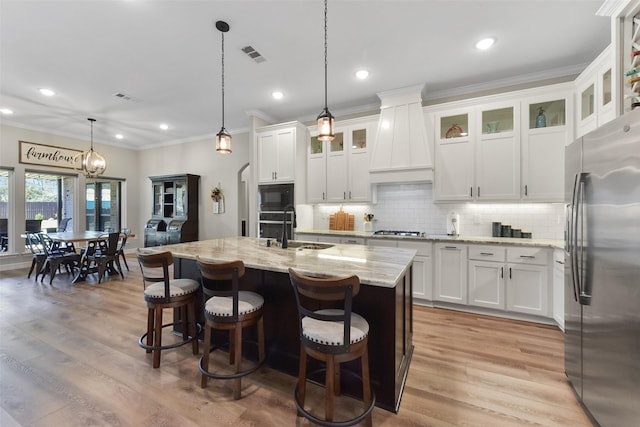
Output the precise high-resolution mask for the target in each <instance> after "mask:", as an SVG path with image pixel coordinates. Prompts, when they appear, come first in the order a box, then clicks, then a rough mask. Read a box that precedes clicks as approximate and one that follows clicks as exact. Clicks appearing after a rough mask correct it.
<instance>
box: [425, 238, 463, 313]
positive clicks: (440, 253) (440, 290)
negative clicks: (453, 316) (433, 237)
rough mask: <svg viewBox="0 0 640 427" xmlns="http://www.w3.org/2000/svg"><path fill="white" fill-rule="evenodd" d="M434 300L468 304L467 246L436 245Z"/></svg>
mask: <svg viewBox="0 0 640 427" xmlns="http://www.w3.org/2000/svg"><path fill="white" fill-rule="evenodd" d="M434 251H435V257H436V260H435V295H434V298H433V299H434V300H436V301H444V302H451V303H454V304H465V305H466V304H467V245H459V244H450V243H436V244H435V245H434Z"/></svg>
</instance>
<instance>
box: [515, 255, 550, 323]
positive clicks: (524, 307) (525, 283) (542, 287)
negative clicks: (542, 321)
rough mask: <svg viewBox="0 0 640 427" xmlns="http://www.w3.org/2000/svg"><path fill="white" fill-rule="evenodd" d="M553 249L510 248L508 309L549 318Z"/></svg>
mask: <svg viewBox="0 0 640 427" xmlns="http://www.w3.org/2000/svg"><path fill="white" fill-rule="evenodd" d="M549 258H550V250H549V249H545V248H530V247H513V248H508V249H507V269H508V278H507V291H506V292H507V310H509V311H515V312H518V313H526V314H534V315H537V316H545V317H546V316H549V306H550V304H549V271H550V263H549Z"/></svg>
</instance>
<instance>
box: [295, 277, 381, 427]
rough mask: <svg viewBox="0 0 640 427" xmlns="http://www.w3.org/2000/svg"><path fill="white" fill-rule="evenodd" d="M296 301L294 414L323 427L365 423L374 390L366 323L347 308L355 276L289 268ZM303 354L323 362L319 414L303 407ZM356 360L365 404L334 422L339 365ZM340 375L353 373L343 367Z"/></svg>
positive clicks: (356, 289) (356, 282)
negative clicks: (321, 411)
mask: <svg viewBox="0 0 640 427" xmlns="http://www.w3.org/2000/svg"><path fill="white" fill-rule="evenodd" d="M289 277H290V279H291V284H292V285H293V289H294V293H295V296H296V302H297V305H298V321H299V328H300V370H299V372H298V384H297V386H296V389H295V392H294V400H295V404H296V407H297V409H298V416H303V417H305V418H307V419H308V420H310V421H312V422H314V423H316V424H320V425H323V426H350V425H354V424H357V423H359V422H361V421H363V420H366V425H368V426H371V424H372V420H371V412H372V411H373V407H374V406H375V395H374V393H373V388H372V387H371V381H370V378H369V353H368V350H367V345H368V334H369V323H368V322H367V321H366V319H364V318H363V317H362V316H360V315H358V314H356V313H353V312H352V311H351V307H352V302H353V297H354V296H356V295H357V294H358V292H359V291H360V280H359V278H358V276H355V275H353V276H347V277H331V278H317V277H309V276H305V275H303V274H300V273H298V272H296V271H295V270H293V269H291V268H290V269H289ZM337 301H341V302H342V303H341V304H342V306H343V308H342V309H336V308H328V309H327V308H325V309H320V310H318V308H319V306H320V304H322V303H334V304H335V302H337ZM307 356H310V357H312V358H314V359H316V360H320V361H323V362H324V363H325V366H326V374H325V418H324V419H322V418H319V417H317V416H315V415H314V414H312V413H311V412H310V411H308V410H306V409H305V408H304V403H305V394H306V382H307ZM356 359H360V360H361V367H362V377H361V380H362V398H363V401H364V404H365V408H364V410H363V411H362V413H360V415H358V416H356V417H355V418H352V419H350V420H345V421H334V420H333V418H334V396H337V395H339V394H340V377H341V373H340V364H341V363H344V362H349V361H351V360H356ZM345 374H349V375H353V376H357V375H356V374H354V373H352V372H349V371H346V370H345Z"/></svg>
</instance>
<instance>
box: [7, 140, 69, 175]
mask: <svg viewBox="0 0 640 427" xmlns="http://www.w3.org/2000/svg"><path fill="white" fill-rule="evenodd" d="M19 142H20V154H19V156H20V163H26V164H30V165H40V166H55V167H58V168H67V169H78V168H77V167H75V166H74V161H73V159H74V157H75V156H76V155H78V154H80V153H82V151H81V150H73V149H70V148H63V147H56V146H54V145H44V144H36V143H35V142H27V141H19Z"/></svg>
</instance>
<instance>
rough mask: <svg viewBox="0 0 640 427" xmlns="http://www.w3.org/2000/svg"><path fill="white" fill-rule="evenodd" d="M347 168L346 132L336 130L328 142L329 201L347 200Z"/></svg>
mask: <svg viewBox="0 0 640 427" xmlns="http://www.w3.org/2000/svg"><path fill="white" fill-rule="evenodd" d="M347 168H348V166H347V151H346V150H345V140H344V132H336V136H335V138H334V139H333V141H331V142H329V143H328V144H327V201H329V202H344V201H345V200H347V196H348V194H347V177H348V169H347Z"/></svg>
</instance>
